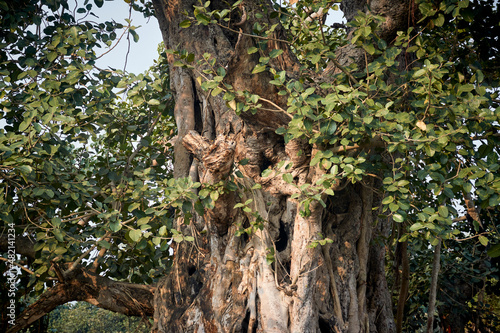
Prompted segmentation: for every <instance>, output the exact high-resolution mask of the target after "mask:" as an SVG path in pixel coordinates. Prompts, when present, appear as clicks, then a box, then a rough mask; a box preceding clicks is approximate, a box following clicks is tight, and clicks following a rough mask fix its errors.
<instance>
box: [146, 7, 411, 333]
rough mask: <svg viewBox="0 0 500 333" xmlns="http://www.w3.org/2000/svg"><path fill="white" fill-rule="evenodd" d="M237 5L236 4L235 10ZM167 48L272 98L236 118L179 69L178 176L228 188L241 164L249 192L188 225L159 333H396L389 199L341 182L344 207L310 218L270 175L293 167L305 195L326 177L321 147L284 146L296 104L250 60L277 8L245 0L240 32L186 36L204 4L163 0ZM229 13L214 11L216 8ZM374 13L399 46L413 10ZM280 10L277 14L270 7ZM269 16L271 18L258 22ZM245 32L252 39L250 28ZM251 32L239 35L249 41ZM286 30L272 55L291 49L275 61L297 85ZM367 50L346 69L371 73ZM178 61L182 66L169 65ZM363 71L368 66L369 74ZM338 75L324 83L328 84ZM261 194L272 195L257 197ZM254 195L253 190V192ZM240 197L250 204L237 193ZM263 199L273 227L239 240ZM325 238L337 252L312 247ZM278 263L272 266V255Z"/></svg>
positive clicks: (347, 55) (348, 56)
mask: <svg viewBox="0 0 500 333" xmlns="http://www.w3.org/2000/svg"><path fill="white" fill-rule="evenodd" d="M230 2H231V1H230ZM153 4H154V6H155V10H156V13H157V17H158V20H159V23H160V27H161V30H162V33H163V38H164V42H165V45H166V47H167V48H169V49H182V50H186V51H188V52H189V53H192V54H194V55H195V58H196V60H198V59H202V56H203V54H205V53H209V54H211V56H212V57H213V58H215V59H217V62H218V64H219V65H220V66H221V67H224V68H225V69H226V72H227V73H228V74H227V75H226V77H225V79H224V82H225V83H228V84H231V85H232V86H233V87H234V88H235V89H236V90H246V91H249V92H250V93H252V94H257V95H259V96H261V99H260V101H262V103H263V106H262V108H261V109H259V110H257V113H256V114H251V113H242V114H241V116H237V115H236V113H235V112H234V111H233V110H232V109H231V108H229V107H227V106H226V103H225V101H224V100H223V99H222V95H217V96H215V97H214V96H212V95H211V94H210V92H207V91H204V90H203V89H201V86H200V82H199V81H197V78H198V77H199V76H200V74H201V71H202V70H203V67H202V66H200V65H195V68H194V69H186V68H181V67H174V66H172V67H171V73H170V76H171V82H172V89H173V90H174V91H175V94H176V107H175V117H176V121H177V125H178V131H179V133H178V134H179V135H178V139H177V142H176V143H175V165H174V167H175V176H176V177H186V176H191V177H192V178H193V180H196V181H201V182H205V183H213V184H215V183H217V182H219V181H220V180H223V179H225V178H226V177H227V176H228V175H229V174H230V173H231V172H232V171H233V166H234V165H235V163H237V162H238V161H240V160H242V159H243V158H247V159H248V164H246V165H240V166H238V167H239V170H240V171H241V173H243V175H244V176H245V178H244V180H240V186H242V188H243V187H244V188H246V189H247V190H246V191H240V192H235V191H233V192H231V191H226V192H225V193H224V194H222V195H221V196H220V197H219V199H218V200H217V202H216V204H215V207H214V209H213V210H211V211H209V212H207V213H206V214H205V215H204V216H195V218H193V220H192V221H191V224H190V225H188V226H186V225H184V224H183V219H181V218H180V219H179V220H178V224H177V227H178V228H179V229H180V230H182V232H183V233H185V234H190V235H192V236H194V237H195V241H194V242H193V243H188V242H183V243H180V244H179V245H178V246H177V247H176V248H175V263H174V265H173V268H172V271H171V274H169V275H168V276H167V277H165V278H164V279H163V280H162V281H160V283H159V284H158V288H157V291H156V295H155V331H156V332H384V333H386V332H395V331H396V328H395V324H394V318H393V314H392V308H391V300H390V295H389V292H388V288H387V284H386V280H385V270H384V257H385V252H384V251H385V249H384V246H383V245H381V242H379V241H374V240H378V239H379V238H381V237H384V236H386V235H387V233H388V228H389V226H388V225H387V223H388V222H387V221H381V220H378V218H377V210H373V207H377V206H378V205H379V204H380V200H381V198H380V197H379V196H378V195H377V194H376V193H375V191H374V190H373V188H374V187H376V186H377V184H374V182H373V181H368V180H367V181H366V182H364V183H358V184H355V185H352V184H347V185H345V184H338V186H337V187H336V188H334V190H335V191H336V192H335V197H334V198H333V199H332V198H330V199H327V198H324V199H325V200H326V202H327V207H326V208H323V206H321V205H320V204H319V203H317V202H312V203H311V205H310V207H309V209H310V211H311V213H310V214H309V215H308V216H307V217H303V216H302V215H301V214H299V211H300V210H301V209H302V207H299V204H298V203H297V201H295V200H292V199H291V198H290V197H291V195H292V194H294V193H296V192H297V191H298V190H297V187H296V186H291V185H290V184H288V183H286V182H284V181H283V180H282V178H281V176H276V175H271V176H268V177H265V178H264V177H261V172H262V171H263V170H264V169H266V168H268V167H275V166H276V165H277V163H278V162H279V161H282V160H286V161H291V162H293V167H292V169H291V170H289V172H291V174H292V175H293V177H294V183H295V185H297V186H300V185H303V184H305V183H310V182H314V181H315V179H317V178H319V177H320V176H321V173H322V172H324V170H322V169H321V168H320V167H309V165H310V159H311V156H314V154H315V151H316V150H317V149H319V147H311V146H309V145H308V144H307V142H301V141H298V140H292V141H290V142H289V143H287V144H285V141H284V139H283V137H282V136H280V135H277V134H276V133H275V130H276V129H277V128H278V127H280V126H285V125H286V124H287V123H288V122H289V121H290V116H289V115H288V114H287V113H285V112H283V111H280V110H282V109H286V98H285V97H283V96H280V95H278V91H277V89H276V88H275V87H274V86H273V85H271V84H269V81H270V80H272V77H271V76H270V74H269V73H267V72H262V73H259V74H251V72H252V69H253V68H254V67H255V65H256V64H257V63H258V59H259V55H257V54H248V52H247V49H248V48H249V47H251V46H254V43H255V40H254V39H252V37H250V36H248V35H247V34H246V33H251V30H252V26H253V24H254V23H255V22H256V21H257V20H261V21H264V20H268V21H267V22H268V23H277V22H271V21H272V20H271V19H269V16H266V15H263V18H260V19H258V18H257V17H256V16H255V13H257V12H263V8H262V7H261V6H269V4H268V3H267V2H266V1H258V0H245V1H244V2H243V6H244V9H243V8H242V7H240V10H241V12H240V14H241V16H246V18H244V19H242V18H241V17H235V18H234V22H239V24H238V25H234V24H233V25H231V24H230V25H229V27H230V28H231V29H224V28H221V27H219V26H217V25H208V26H205V25H192V26H190V27H189V28H180V27H179V25H180V23H181V22H182V21H184V20H185V19H186V17H185V16H184V14H183V13H185V12H187V13H189V14H190V16H194V15H192V13H193V5H198V1H197V0H188V1H179V0H154V1H153ZM223 6H227V2H226V1H212V2H211V4H210V8H211V9H220V8H222V7H223ZM370 6H371V10H372V11H374V12H375V13H376V14H378V15H382V16H385V17H386V22H385V23H384V25H383V27H382V33H381V35H382V37H383V38H385V39H386V40H387V41H388V42H390V41H391V38H392V37H393V36H394V35H395V32H396V31H397V30H398V29H401V28H402V29H405V28H406V26H407V15H408V10H409V6H410V4H409V1H404V0H399V1H396V0H392V1H390V0H375V1H371V2H370ZM267 9H268V10H270V6H269V7H268V8H267ZM343 10H344V13H345V15H346V18H347V19H348V20H350V19H352V18H353V16H354V15H355V13H356V12H357V11H358V10H361V11H365V10H366V2H365V1H344V3H343ZM259 17H260V16H259ZM240 29H241V30H240ZM238 31H240V33H238ZM281 34H282V32H281V31H280V30H279V28H278V29H277V30H276V31H275V35H274V38H273V39H269V41H268V47H269V50H272V49H282V50H283V51H284V53H283V54H281V55H280V56H279V57H277V58H275V59H273V60H272V62H271V65H272V66H273V67H274V68H275V69H276V70H279V71H281V70H286V71H287V72H288V73H289V75H290V76H294V75H295V74H296V72H297V69H298V67H299V64H298V62H297V61H296V59H295V58H294V56H293V54H292V52H291V51H290V49H289V48H288V45H287V44H285V43H283V42H281V41H280V39H281V38H282V36H281ZM360 54H361V53H359V50H356V49H354V48H351V47H347V48H345V49H343V50H342V51H341V52H339V53H338V61H339V63H340V64H342V65H345V64H348V63H350V62H352V61H355V62H358V64H359V65H360V66H363V64H364V62H365V60H364V58H363V59H362V61H361V60H360V59H361V58H360ZM169 60H170V62H171V63H173V61H174V60H175V59H174V57H173V56H171V59H169ZM359 68H361V67H359ZM335 70H337V69H335V68H333V67H332V68H331V69H330V68H329V69H328V70H327V71H325V74H324V75H323V77H322V78H321V79H322V80H328V73H332V72H334V71H335ZM254 184H260V185H261V186H262V187H261V188H256V189H251V188H252V186H253V185H254ZM250 189H251V190H250ZM238 193H239V195H238ZM248 199H253V201H252V203H251V204H250V205H251V208H252V209H253V211H254V212H258V214H259V216H260V217H262V219H263V221H264V228H263V229H262V230H260V229H257V230H256V231H255V232H254V233H252V234H251V235H249V236H247V235H242V236H236V231H237V230H238V229H239V228H240V226H249V225H251V223H252V222H254V220H255V215H252V214H251V213H246V212H244V211H243V210H241V209H234V208H233V207H234V205H235V204H236V203H239V202H246V201H247V200H248ZM320 234H322V235H324V236H325V237H329V238H331V239H332V240H333V241H334V242H333V243H332V244H327V245H325V246H323V247H321V246H318V247H310V246H309V245H310V244H311V243H312V242H313V241H315V240H319V237H320ZM270 253H274V254H275V258H276V260H275V261H274V262H273V263H272V264H268V263H267V260H266V256H267V255H268V254H270Z"/></svg>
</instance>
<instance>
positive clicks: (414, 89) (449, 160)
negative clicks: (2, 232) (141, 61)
mask: <svg viewBox="0 0 500 333" xmlns="http://www.w3.org/2000/svg"><path fill="white" fill-rule="evenodd" d="M291 2H292V4H290V3H283V4H281V3H273V2H265V1H252V0H246V1H244V2H243V1H230V2H226V1H224V2H222V1H212V2H198V1H194V0H193V1H182V2H180V1H166V0H153V1H152V3H146V4H144V6H139V5H138V4H136V3H133V4H132V5H133V6H135V7H136V9H139V10H143V11H144V12H145V13H146V14H148V13H149V12H150V11H151V10H152V8H151V5H152V6H153V9H154V12H155V15H156V17H157V19H158V22H159V25H160V29H161V31H162V34H163V38H164V43H165V47H166V48H167V54H166V60H167V62H168V64H169V67H168V70H169V75H168V76H167V75H166V74H165V72H160V73H161V75H157V76H154V77H151V78H148V77H142V76H139V77H137V81H134V78H126V77H121V76H120V75H119V73H117V72H116V71H101V70H98V68H95V66H93V65H94V63H93V61H94V60H95V55H94V51H93V50H94V49H93V48H92V47H93V46H97V45H98V44H99V43H103V42H104V43H105V42H107V41H108V39H111V40H113V38H116V37H114V35H113V34H112V30H113V28H121V27H120V26H117V25H115V24H114V23H109V24H103V25H102V26H101V25H98V24H94V23H91V22H85V23H82V22H83V21H79V20H78V19H77V18H75V17H74V16H72V14H68V13H69V12H70V11H69V10H68V5H67V3H66V2H63V1H62V2H41V5H39V3H38V2H33V3H29V2H26V7H21V8H20V9H19V8H17V7H16V8H14V7H12V6H11V5H9V3H7V2H2V4H3V5H2V6H0V8H2V10H4V11H6V12H5V15H3V16H2V17H7V18H8V20H5V21H2V24H3V25H5V26H7V23H9V24H10V26H9V28H8V29H4V34H5V35H6V36H11V37H10V38H11V39H9V37H5V41H6V42H5V43H6V46H7V48H5V51H2V52H4V55H5V56H4V59H5V61H4V62H3V63H2V64H3V65H2V66H5V67H6V68H8V70H7V69H6V70H4V71H3V72H2V73H4V76H5V77H6V78H7V77H8V79H6V80H5V82H6V83H4V87H3V89H4V90H5V96H6V97H5V99H4V100H2V103H3V104H4V115H5V119H7V122H8V126H6V127H5V128H4V133H3V136H2V137H1V139H2V140H3V141H1V142H0V143H1V144H3V146H0V148H1V149H3V150H2V151H3V153H2V155H1V158H2V159H1V163H2V170H4V171H2V172H3V175H5V176H4V179H5V180H4V181H3V182H2V183H1V184H2V186H3V187H2V189H3V191H4V192H3V193H4V194H5V196H3V198H4V199H3V200H4V201H3V202H2V203H1V204H3V205H4V208H3V209H2V212H4V213H3V215H2V217H1V218H2V219H3V220H4V221H6V223H7V224H6V228H8V227H11V228H12V227H15V228H17V230H18V232H17V234H18V235H20V236H29V237H31V239H33V240H34V242H36V243H35V244H34V246H33V247H31V246H29V247H27V248H30V249H31V248H32V249H33V252H29V253H28V252H26V251H25V252H21V248H19V249H18V251H19V252H18V253H19V254H21V255H23V256H25V257H26V258H33V259H34V261H33V263H30V262H27V264H28V265H33V266H34V269H32V270H30V272H31V273H32V274H31V276H32V281H33V282H32V283H35V282H36V283H37V284H36V285H37V286H38V291H40V292H41V291H42V289H43V287H44V285H45V284H47V286H49V287H51V288H49V289H47V290H46V291H44V292H43V294H42V295H41V296H40V300H39V301H37V302H36V303H34V304H33V305H31V306H30V307H29V308H28V309H27V310H26V311H25V313H24V314H23V315H22V316H20V317H18V320H17V322H16V326H14V327H13V328H11V331H16V330H18V329H20V328H22V327H26V326H27V325H29V324H30V323H32V322H33V321H34V320H36V319H37V318H39V317H40V316H41V315H43V314H44V313H47V312H48V311H50V310H52V309H53V308H54V307H55V306H56V305H58V304H62V303H65V302H67V301H70V300H86V301H88V302H91V303H93V304H97V305H98V306H100V307H103V308H107V309H111V310H114V311H117V312H122V313H126V314H129V315H141V316H151V315H154V326H153V328H152V330H153V331H155V332H188V331H193V332H194V331H197V330H205V331H217V332H226V331H231V332H249V331H252V332H253V331H265V332H285V331H290V332H360V331H362V332H368V331H369V332H395V331H401V330H402V328H403V326H404V327H412V326H411V325H412V323H411V322H408V320H404V319H405V314H406V315H407V314H408V313H409V312H408V311H413V312H412V313H416V312H415V309H414V308H412V305H413V304H406V302H405V300H406V298H407V297H406V294H407V293H410V291H409V288H411V287H415V286H417V285H418V286H420V285H428V284H429V283H430V281H428V280H426V281H427V284H421V282H422V281H420V282H419V281H417V282H415V281H414V280H410V279H411V278H412V279H414V278H415V275H411V271H410V269H412V268H411V266H410V264H409V263H410V260H409V258H410V259H413V258H414V257H417V256H418V258H419V259H422V260H421V261H419V262H421V263H422V266H423V268H425V267H428V266H429V263H428V258H430V257H431V256H430V255H429V252H430V251H429V250H428V249H429V244H430V245H432V246H433V247H434V246H436V248H442V250H441V251H433V252H434V258H435V259H434V262H433V264H434V266H435V267H439V265H437V264H438V263H440V262H441V261H442V258H441V257H443V258H444V257H445V256H448V255H449V256H450V257H453V253H452V252H453V251H452V250H449V246H450V244H453V245H454V239H455V238H456V237H457V235H459V237H462V236H463V237H470V239H473V242H474V241H475V242H480V243H481V244H482V246H490V247H491V248H490V249H489V253H490V255H492V256H493V255H495V253H496V251H498V248H499V246H498V244H497V245H493V246H492V245H491V244H490V243H492V242H493V243H495V242H498V241H497V238H496V237H497V236H498V232H497V229H496V220H495V216H496V215H495V207H496V206H497V205H498V203H499V201H500V197H499V184H500V182H499V180H498V179H499V178H498V168H499V165H498V120H499V119H498V118H499V111H498V110H499V109H498V97H497V90H496V89H497V87H498V82H497V80H498V75H497V74H498V68H497V67H496V64H497V63H498V61H497V59H496V58H495V53H489V52H488V51H485V50H486V49H485V48H484V43H488V42H490V41H492V40H495V32H496V31H497V30H496V28H493V27H492V29H491V34H490V33H489V34H487V36H486V37H485V38H482V35H480V34H477V33H476V30H475V27H477V24H476V23H474V20H473V19H472V17H473V16H472V13H474V11H481V10H484V11H485V13H486V12H487V11H488V10H491V12H489V14H488V15H485V17H486V18H487V19H485V20H484V22H485V24H486V25H488V24H491V25H492V26H494V25H495V24H496V23H494V21H493V20H492V19H491V18H492V17H494V14H495V10H494V9H493V8H492V7H491V6H488V5H486V3H484V2H477V3H475V4H474V6H472V5H471V6H469V3H468V2H467V1H455V0H446V1H443V2H440V3H434V2H428V1H421V2H419V3H414V2H409V1H395V0H392V1H389V0H377V1H371V2H370V7H367V6H366V4H365V3H360V2H356V1H347V0H346V1H343V2H342V3H341V9H342V10H343V12H344V15H345V17H346V19H347V21H348V23H347V26H346V27H338V26H336V28H335V29H332V28H329V27H326V26H325V23H324V20H323V19H322V13H324V12H326V11H327V9H335V8H334V7H335V6H336V4H335V2H333V1H307V2H306V1H291ZM95 4H96V5H102V1H95ZM89 5H91V4H89V3H88V4H85V6H86V7H85V8H83V7H82V8H80V9H77V11H76V12H78V13H82V14H85V13H87V11H90V10H91V8H90V7H88V6H89ZM44 10H45V11H47V12H55V13H56V14H54V15H53V16H50V15H45V14H44ZM42 18H43V19H46V23H44V24H46V25H47V26H49V27H53V28H51V29H47V28H45V29H43V33H42V32H41V33H39V34H37V35H35V34H33V33H31V34H30V33H29V32H28V33H26V34H24V30H25V29H24V28H25V27H27V26H31V25H34V26H40V27H41V26H42V25H40V24H41V23H40V22H42ZM9 20H12V21H9ZM16 20H17V21H16ZM4 22H7V23H4ZM488 22H489V23H488ZM106 29H107V30H109V31H107V32H104V30H106ZM338 29H341V30H340V31H339V30H338ZM343 29H345V31H344V30H343ZM12 30H13V31H17V34H15V33H14V36H12V35H9V33H8V32H9V31H12ZM40 31H42V30H40ZM128 31H129V33H131V34H132V35H133V36H136V35H135V33H134V32H133V31H134V30H133V27H131V26H130V27H129V30H128ZM108 32H109V34H108ZM17 35H19V36H23V38H25V39H26V40H25V41H24V42H18V40H17V38H18V37H17ZM25 35H26V36H27V37H24V36H25ZM2 36H3V35H2ZM58 36H59V39H58ZM61 36H63V37H64V38H66V40H68V42H67V43H66V42H62V41H63V39H62V37H61ZM105 36H107V37H105ZM87 40H90V42H89V41H87ZM40 45H43V47H41V46H40ZM30 47H31V48H30ZM50 47H53V48H54V49H53V50H52V49H51V48H50ZM2 50H4V49H2ZM9 52H10V53H9ZM51 52H53V53H55V54H53V53H51ZM11 54H12V55H16V54H26V55H27V56H19V57H16V56H11ZM30 55H32V57H31V58H33V59H37V61H34V60H33V61H29V60H27V59H28V58H30V57H29V56H30ZM49 57H50V58H49ZM52 63H55V65H54V67H51V65H50V64H52ZM43 64H47V65H46V67H44V66H42V65H43ZM160 64H162V62H160ZM56 65H57V66H56ZM9 66H10V67H9ZM37 66H38V67H37ZM32 68H33V69H32ZM163 69H165V67H163ZM96 70H97V71H96ZM30 71H31V72H30ZM94 75H95V77H96V79H93V78H94ZM167 78H168V80H167ZM131 81H133V82H131ZM134 82H137V83H134ZM33 83H35V84H33ZM168 84H170V89H172V95H173V96H174V98H175V107H174V108H173V114H174V117H175V122H176V125H177V136H176V138H175V139H174V140H173V142H174V145H173V146H174V147H173V151H174V159H173V178H169V177H170V172H171V168H170V167H169V164H168V163H167V162H163V161H162V160H161V158H160V157H161V156H162V155H161V153H162V152H164V148H163V147H164V144H165V142H166V141H168V140H169V138H170V136H171V135H172V134H174V133H173V132H172V125H171V123H170V122H169V121H168V120H169V117H168V115H169V113H168V112H169V110H170V107H169V106H170V105H171V104H170V103H171V100H170V95H169V93H168V92H169V90H168V89H166V88H167V87H168ZM115 87H118V88H128V89H129V90H128V92H127V94H128V96H129V98H130V104H127V103H119V102H116V99H115V94H114V93H113V90H112V89H113V88H115ZM33 96H37V97H36V98H34V97H33ZM55 101H57V102H55ZM44 102H45V104H44ZM38 103H40V105H38ZM145 106H147V107H145ZM44 117H45V118H44ZM131 122H132V123H131ZM37 124H38V126H40V128H41V129H40V130H37V128H38V126H37ZM44 138H45V139H44ZM90 139H91V142H92V144H93V145H94V148H93V149H90V150H88V151H85V148H82V147H81V146H78V145H75V146H74V147H72V146H70V145H67V144H69V143H71V142H72V141H73V142H75V141H82V142H84V141H85V140H88V141H90ZM3 147H5V148H3ZM51 147H54V148H51ZM84 147H86V146H84ZM63 148H64V149H63ZM43 154H45V155H47V157H46V158H43V157H40V156H43ZM165 163H166V164H165ZM33 165H34V166H36V167H33ZM47 165H50V167H49V166H47ZM50 168H52V169H50ZM51 170H52V171H51ZM54 170H58V172H57V173H55V171H54ZM51 176H52V177H53V178H51ZM56 176H57V177H56ZM9 191H10V192H9ZM459 207H464V209H466V210H467V214H468V216H469V217H470V220H471V221H470V224H469V225H472V227H471V228H470V229H469V230H465V229H464V228H463V227H462V224H461V222H462V223H464V222H463V219H462V215H463V214H462V213H461V212H460V208H459ZM467 223H469V222H467ZM463 237H462V238H463ZM19 239H22V237H19ZM169 240H173V241H174V242H172V243H169V242H168V241H169ZM16 242H17V240H16ZM394 244H397V248H396V251H395V252H394V255H393V259H394V260H395V264H394V268H395V270H394V272H395V273H393V275H394V276H392V277H391V279H392V280H390V281H392V282H393V283H394V289H395V290H396V292H395V296H396V298H395V299H397V304H396V310H395V311H394V312H395V313H396V317H397V318H396V319H397V321H395V320H394V314H393V307H392V302H391V293H390V289H391V288H390V287H389V286H388V284H387V280H386V277H387V274H386V270H385V257H386V248H389V247H390V246H391V245H394ZM418 244H422V246H420V249H419V248H418V246H417V245H418ZM438 244H439V245H438ZM16 245H17V243H16ZM475 245H476V244H471V246H475ZM170 250H171V251H172V252H173V256H170V253H169V251H170ZM482 252H483V253H484V251H482ZM474 253H476V252H474ZM478 253H479V252H478ZM30 254H33V255H32V256H30ZM389 254H390V255H392V251H391V252H389ZM475 255H476V254H475ZM455 257H456V256H455ZM84 259H86V260H84ZM88 259H90V260H88ZM426 259H427V260H426ZM116 260H117V261H118V263H119V264H118V265H117V264H114V261H116ZM485 262H487V260H481V264H484V263H485ZM445 263H446V262H445ZM23 267H25V266H23ZM399 267H401V268H402V273H401V275H400V276H399ZM443 267H446V265H443ZM25 268H26V267H25ZM158 268H159V269H158ZM156 269H158V270H156ZM482 272H483V273H484V274H483V273H481V271H480V272H479V273H477V272H475V273H477V274H478V276H479V275H482V278H485V279H488V278H490V279H493V277H492V276H488V273H491V272H488V270H487V269H484V270H483V271H482ZM438 273H439V272H438V271H437V270H434V272H433V275H434V276H437V274H438ZM162 275H163V277H161V278H160V279H157V278H158V277H160V276H162ZM111 278H112V279H111ZM117 280H129V281H131V282H134V283H137V284H129V283H124V282H119V281H117ZM434 281H436V282H437V281H438V279H434ZM485 281H486V280H484V279H483V286H484V283H485ZM144 282H146V283H153V284H150V285H147V286H142V285H140V284H139V283H144ZM419 283H420V285H419ZM391 287H392V286H391ZM481 288H482V287H481ZM429 289H435V290H438V295H440V291H441V290H442V288H438V286H437V285H436V283H433V285H432V286H429ZM153 294H154V302H153V301H152V296H153ZM471 295H474V296H476V297H478V294H477V293H474V292H472V293H471ZM439 297H441V296H438V297H437V299H438V300H439V299H440V298H439ZM427 298H428V296H427V295H425V296H422V297H421V298H420V299H419V300H418V303H419V307H420V309H419V310H421V312H420V313H422V316H427V317H428V318H430V319H432V318H434V313H433V311H431V312H430V313H429V310H428V309H427V304H430V303H432V300H428V299H427ZM441 299H442V298H441ZM405 305H408V306H409V309H410V310H408V308H406V307H405ZM405 308H406V309H405ZM437 309H438V311H440V316H441V317H442V318H446V317H447V316H446V315H447V313H446V312H447V311H449V310H447V308H446V306H442V305H441V304H440V303H439V302H438V303H437ZM430 323H431V326H432V325H436V326H437V325H438V324H443V323H444V320H443V321H442V322H440V323H438V320H436V321H435V323H434V324H432V320H431V321H430ZM466 324H467V323H465V325H466ZM476 325H477V323H476ZM432 329H433V327H429V330H432Z"/></svg>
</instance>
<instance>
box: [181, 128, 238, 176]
mask: <svg viewBox="0 0 500 333" xmlns="http://www.w3.org/2000/svg"><path fill="white" fill-rule="evenodd" d="M182 144H183V145H184V147H186V149H187V150H188V151H189V152H190V153H192V154H193V155H194V156H195V157H196V158H197V159H198V160H200V161H201V162H202V163H203V167H204V168H205V175H204V179H203V181H204V182H212V183H215V182H218V181H219V180H221V179H223V178H224V177H226V176H227V175H229V173H230V172H231V170H232V168H233V159H234V148H235V142H234V141H233V140H230V139H229V138H228V137H226V136H224V135H219V136H217V138H216V139H215V141H214V142H213V143H210V141H209V140H208V139H207V138H204V137H202V136H201V135H200V134H198V132H196V131H193V130H191V131H189V133H188V134H187V135H186V136H185V137H184V138H183V141H182Z"/></svg>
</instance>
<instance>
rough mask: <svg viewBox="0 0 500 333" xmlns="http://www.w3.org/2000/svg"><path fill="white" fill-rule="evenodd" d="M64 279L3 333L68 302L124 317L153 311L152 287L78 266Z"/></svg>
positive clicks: (27, 323)
mask: <svg viewBox="0 0 500 333" xmlns="http://www.w3.org/2000/svg"><path fill="white" fill-rule="evenodd" d="M65 279H66V280H65V282H64V283H59V284H57V285H56V286H55V287H52V288H50V289H48V290H47V291H45V292H44V293H43V294H42V295H41V296H40V299H39V300H38V301H37V302H35V303H33V304H32V305H30V306H29V307H28V308H26V310H24V311H23V313H21V314H20V315H19V317H18V318H17V319H16V321H15V324H14V326H12V327H10V328H9V330H8V331H7V333H14V332H18V331H20V330H22V329H24V328H27V327H29V326H30V325H31V324H33V323H34V322H35V321H37V320H38V319H40V318H41V317H43V316H44V315H46V314H47V313H49V312H50V311H52V310H53V309H55V308H56V307H57V306H59V305H62V304H65V303H67V302H71V301H86V302H88V303H91V304H93V305H96V306H98V307H100V308H103V309H106V310H110V311H114V312H119V313H123V314H125V315H127V316H141V317H144V316H147V317H149V316H152V315H153V313H154V308H153V298H154V291H155V288H156V287H154V286H146V285H138V284H132V283H125V282H117V281H113V280H111V279H109V278H107V277H102V276H99V275H97V274H95V273H92V272H88V271H86V270H84V269H83V268H81V267H78V268H77V269H75V270H74V271H72V272H71V275H70V276H65Z"/></svg>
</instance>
